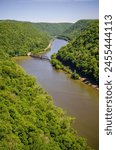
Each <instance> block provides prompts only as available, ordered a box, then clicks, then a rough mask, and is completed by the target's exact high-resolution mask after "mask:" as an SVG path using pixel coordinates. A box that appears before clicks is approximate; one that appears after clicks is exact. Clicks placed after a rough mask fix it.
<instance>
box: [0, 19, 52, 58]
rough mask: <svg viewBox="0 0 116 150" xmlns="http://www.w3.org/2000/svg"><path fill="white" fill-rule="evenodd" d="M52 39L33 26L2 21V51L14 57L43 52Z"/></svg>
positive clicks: (0, 38) (0, 29)
mask: <svg viewBox="0 0 116 150" xmlns="http://www.w3.org/2000/svg"><path fill="white" fill-rule="evenodd" d="M49 41H50V38H49V36H48V35H46V34H45V33H42V32H40V31H38V30H37V29H35V28H34V27H33V25H31V24H30V23H26V22H19V21H0V49H1V50H3V51H4V52H7V53H8V54H10V55H12V56H17V55H27V53H28V52H33V53H37V52H41V51H43V49H44V48H46V47H47V46H48V44H49Z"/></svg>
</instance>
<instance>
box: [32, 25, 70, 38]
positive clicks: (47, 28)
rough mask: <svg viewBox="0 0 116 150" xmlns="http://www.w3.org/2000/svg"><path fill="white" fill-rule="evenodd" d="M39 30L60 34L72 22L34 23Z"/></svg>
mask: <svg viewBox="0 0 116 150" xmlns="http://www.w3.org/2000/svg"><path fill="white" fill-rule="evenodd" d="M32 25H33V26H34V27H36V28H37V29H38V30H39V31H42V32H46V33H48V34H49V35H51V36H58V35H60V34H62V33H63V32H64V31H65V30H67V29H68V28H69V27H70V26H71V25H72V23H32Z"/></svg>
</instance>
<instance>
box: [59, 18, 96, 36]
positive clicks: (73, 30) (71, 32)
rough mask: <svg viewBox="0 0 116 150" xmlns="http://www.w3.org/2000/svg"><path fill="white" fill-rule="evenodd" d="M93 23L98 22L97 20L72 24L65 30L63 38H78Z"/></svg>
mask: <svg viewBox="0 0 116 150" xmlns="http://www.w3.org/2000/svg"><path fill="white" fill-rule="evenodd" d="M92 22H97V20H79V21H77V22H76V23H74V24H72V25H71V26H70V27H69V28H68V29H67V30H65V31H64V32H63V33H62V34H61V37H64V38H67V39H73V38H75V37H77V36H78V35H79V34H80V33H81V32H82V30H83V29H84V28H85V27H87V26H88V25H90V24H91V23H92Z"/></svg>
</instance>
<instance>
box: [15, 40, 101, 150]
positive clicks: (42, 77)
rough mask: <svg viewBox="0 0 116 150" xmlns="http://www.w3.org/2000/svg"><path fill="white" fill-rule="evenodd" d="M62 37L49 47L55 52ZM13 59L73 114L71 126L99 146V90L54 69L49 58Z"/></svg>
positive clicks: (94, 146)
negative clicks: (46, 59) (73, 120)
mask: <svg viewBox="0 0 116 150" xmlns="http://www.w3.org/2000/svg"><path fill="white" fill-rule="evenodd" d="M66 44H67V42H66V41H64V40H59V39H56V40H54V41H53V43H52V46H51V51H49V52H47V53H46V55H47V56H48V57H49V58H50V56H51V54H53V53H54V52H57V51H58V50H59V49H60V48H61V47H62V46H64V45H66ZM17 63H18V64H19V65H21V66H22V67H23V68H24V70H25V71H26V72H27V73H28V74H31V75H34V76H35V77H36V79H37V82H39V83H40V84H41V86H42V87H43V88H44V89H45V90H46V91H47V92H48V93H49V94H50V95H51V96H52V97H53V98H54V103H55V105H57V106H59V107H62V108H63V109H64V111H66V112H67V114H68V115H70V116H74V117H75V118H76V119H75V122H74V124H73V127H74V128H75V129H76V130H77V132H78V134H79V135H81V136H83V137H85V138H86V139H87V143H88V144H89V145H90V146H92V147H93V148H94V149H95V150H98V149H99V100H98V99H99V93H98V91H97V90H96V89H94V88H92V87H90V86H89V85H86V84H84V83H82V82H81V81H75V80H72V79H70V78H69V76H68V75H67V74H65V73H64V72H63V71H57V70H55V69H54V68H53V67H52V65H51V63H50V62H49V61H45V60H39V59H37V58H30V57H27V58H21V59H20V58H18V59H17Z"/></svg>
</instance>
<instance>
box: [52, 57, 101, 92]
mask: <svg viewBox="0 0 116 150" xmlns="http://www.w3.org/2000/svg"><path fill="white" fill-rule="evenodd" d="M51 63H52V65H53V67H54V68H55V69H56V70H62V71H64V72H65V73H67V74H69V75H70V77H71V76H72V74H74V72H73V71H72V70H71V69H69V67H67V66H65V65H64V64H63V63H62V62H61V61H59V60H58V59H57V58H56V54H53V55H52V56H51ZM76 74H77V73H76ZM77 76H79V78H78V79H74V80H80V81H81V82H84V83H85V84H87V85H89V86H91V87H93V88H95V89H97V90H99V86H98V85H97V84H95V82H93V81H92V80H90V79H89V78H86V77H82V76H81V75H80V74H77Z"/></svg>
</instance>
